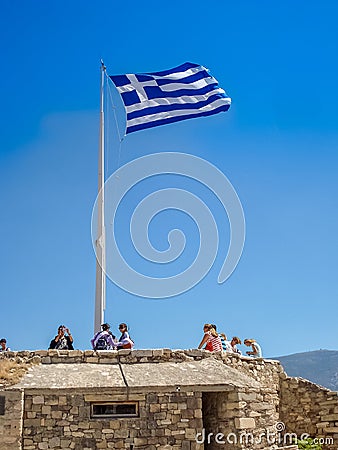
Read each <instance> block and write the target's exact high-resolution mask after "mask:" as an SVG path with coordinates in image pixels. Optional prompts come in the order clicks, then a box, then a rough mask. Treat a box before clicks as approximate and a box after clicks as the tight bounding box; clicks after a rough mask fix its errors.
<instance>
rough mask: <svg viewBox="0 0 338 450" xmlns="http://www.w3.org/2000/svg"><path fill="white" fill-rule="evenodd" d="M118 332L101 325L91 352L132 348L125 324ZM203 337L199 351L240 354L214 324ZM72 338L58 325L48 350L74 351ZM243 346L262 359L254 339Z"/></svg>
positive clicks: (3, 344)
mask: <svg viewBox="0 0 338 450" xmlns="http://www.w3.org/2000/svg"><path fill="white" fill-rule="evenodd" d="M119 331H120V333H121V336H120V338H119V339H117V338H116V337H115V336H114V334H113V333H112V332H111V331H110V325H109V323H103V324H102V325H101V331H98V332H97V333H96V334H95V335H94V337H93V339H91V341H90V342H91V345H92V348H93V350H119V349H124V348H127V349H128V348H129V349H131V348H133V347H134V341H133V340H132V339H131V337H130V336H129V332H128V326H127V324H126V323H120V325H119ZM203 331H204V335H203V338H202V340H201V342H200V344H199V346H198V348H199V349H201V348H203V347H204V349H205V350H208V351H210V352H221V351H224V352H229V353H237V354H239V355H241V354H242V352H241V351H240V350H239V349H238V348H237V345H240V344H242V341H241V339H240V338H239V337H238V336H234V337H233V338H232V339H231V341H229V340H228V339H227V337H226V335H225V334H224V333H218V332H217V326H216V325H215V324H210V323H206V324H205V325H204V327H203ZM73 342H74V340H73V336H72V333H71V332H70V330H69V328H67V327H66V326H65V325H60V326H59V328H58V334H57V335H56V336H55V337H54V339H53V340H52V341H51V343H50V344H49V349H57V350H74V347H73ZM243 343H244V345H246V346H247V347H251V350H248V351H247V352H246V354H247V355H248V356H252V357H254V358H261V357H262V349H261V347H260V345H259V344H258V342H256V341H255V339H244V341H243ZM5 351H10V348H9V347H7V341H6V339H5V338H2V339H1V340H0V352H5Z"/></svg>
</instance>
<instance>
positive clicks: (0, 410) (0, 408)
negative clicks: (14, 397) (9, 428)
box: [0, 395, 6, 416]
mask: <svg viewBox="0 0 338 450" xmlns="http://www.w3.org/2000/svg"><path fill="white" fill-rule="evenodd" d="M5 406H6V397H4V396H3V395H0V416H4V415H5Z"/></svg>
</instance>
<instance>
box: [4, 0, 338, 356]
mask: <svg viewBox="0 0 338 450" xmlns="http://www.w3.org/2000/svg"><path fill="white" fill-rule="evenodd" d="M337 15H338V4H337V2H336V1H334V0H332V1H325V0H324V1H323V2H320V3H319V2H314V1H309V2H306V3H304V2H296V3H295V2H293V1H291V0H286V1H284V2H282V3H275V2H270V1H261V2H252V1H240V2H230V1H216V2H213V3H212V6H211V4H210V5H209V4H208V3H205V2H201V1H199V0H198V1H195V2H194V3H193V4H191V3H185V2H181V1H180V2H178V1H176V0H172V1H171V2H170V3H165V4H161V3H159V2H152V1H149V2H146V3H144V2H143V3H142V2H131V3H129V4H126V3H122V2H121V3H118V2H112V1H101V2H100V4H99V5H95V4H94V3H93V2H89V1H81V2H79V1H72V2H66V1H64V0H61V1H58V2H54V3H51V2H42V1H39V2H38V1H32V0H31V1H17V0H13V1H11V2H2V5H1V14H0V21H1V26H0V34H1V39H0V46H1V62H2V70H1V84H0V86H1V101H2V108H1V113H0V114H1V134H0V142H1V144H0V184H1V189H0V198H1V221H0V230H1V253H0V255H1V259H0V270H1V272H0V273H1V283H0V298H1V316H0V334H1V337H7V339H8V344H9V345H10V346H11V347H12V348H13V349H22V348H28V349H36V348H46V347H47V346H48V344H49V341H50V340H51V339H52V337H53V336H54V335H55V332H56V329H57V326H58V325H59V324H61V323H65V324H66V325H68V326H69V327H70V328H71V330H72V332H73V335H74V337H75V347H77V348H81V349H84V348H89V340H90V338H91V336H92V331H93V311H94V291H95V255H94V252H93V249H92V244H91V236H90V220H91V212H92V207H93V204H94V201H95V197H96V190H97V143H98V124H99V79H100V64H99V62H100V58H103V59H104V61H105V63H106V66H107V68H108V72H109V73H111V74H119V73H133V72H147V71H159V70H165V69H168V68H171V67H175V66H177V65H179V64H181V63H184V62H186V61H191V62H195V63H198V64H202V65H204V66H206V67H208V68H209V69H210V70H211V73H212V74H213V75H214V76H215V77H216V78H217V79H218V81H219V84H220V85H221V86H222V87H224V88H225V89H226V91H227V93H228V94H229V95H230V96H231V97H232V99H233V105H232V107H231V108H230V110H229V112H227V113H222V114H219V115H217V116H212V117H209V118H201V119H193V120H190V121H184V122H181V123H178V124H171V125H166V126H164V127H159V128H157V129H152V130H147V131H142V132H138V133H134V134H133V135H130V136H128V137H127V138H126V140H125V142H124V144H123V146H122V151H121V157H120V165H121V164H125V163H126V162H128V161H131V160H133V159H134V158H136V157H139V156H142V155H144V154H149V153H155V152H162V151H180V152H185V153H191V154H193V155H196V156H200V157H202V158H204V159H206V160H208V161H210V162H212V163H213V164H214V165H216V166H217V167H218V168H219V169H220V170H221V171H222V172H223V173H224V174H225V175H226V176H227V177H228V178H229V180H230V181H231V183H232V185H233V186H234V188H235V189H236V191H237V193H238V195H239V197H240V199H241V202H242V205H243V209H244V213H245V217H246V224H247V237H246V243H245V247H244V252H243V255H242V258H241V261H240V263H239V265H238V266H237V268H236V270H235V272H234V273H233V275H232V276H231V278H230V279H229V280H228V281H227V282H226V283H224V284H222V285H218V284H217V275H218V272H219V270H220V267H221V264H222V251H221V252H220V253H221V254H220V255H218V256H217V258H216V261H215V265H214V267H213V268H212V270H211V271H210V273H209V274H208V275H207V277H206V278H205V279H204V280H203V281H202V282H201V283H199V284H198V285H197V286H196V287H194V288H193V289H191V290H190V291H188V292H187V293H185V294H182V295H180V296H177V297H174V298H171V299H167V300H150V299H142V298H137V297H134V296H132V295H130V294H128V293H126V292H124V291H122V290H121V289H119V288H118V287H116V286H115V285H113V284H112V283H111V282H108V286H107V310H106V320H107V321H109V322H110V323H111V325H112V328H113V330H115V331H116V333H117V325H118V323H119V322H121V321H125V322H127V323H128V324H129V325H130V327H131V334H132V336H133V338H134V339H135V341H136V345H137V347H138V348H151V347H171V348H195V347H197V345H198V343H199V341H200V339H201V337H202V326H203V323H205V322H212V323H216V324H217V325H218V328H219V330H220V331H224V332H225V333H226V334H227V335H228V336H230V337H231V336H232V335H239V336H240V337H241V338H245V337H247V338H251V337H253V338H256V339H257V340H258V341H259V342H260V343H261V346H262V348H263V352H264V354H265V355H266V356H277V355H284V354H290V353H295V352H300V351H307V350H315V349H319V348H328V349H337V348H338V345H337V336H338V335H337V326H336V320H337V319H336V318H337V308H338V306H337V304H338V303H337V297H338V287H337V254H338V244H337V243H338V240H337V229H338V195H337V193H338V177H337V173H338V129H337V124H338V88H337V79H338V61H337V54H338V29H337V24H336V20H337ZM109 133H111V142H110V144H111V146H110V148H111V150H110V153H109V155H108V161H107V174H108V175H109V174H111V173H112V172H113V171H114V170H115V169H116V168H117V163H118V157H117V153H116V146H115V145H114V140H115V138H114V133H115V130H114V127H113V124H112V123H111V125H110V129H109ZM114 149H115V150H114ZM114 152H115V153H114ZM217 214H218V213H216V215H217ZM175 220H176V222H175V226H177V227H179V223H177V220H178V221H179V220H180V217H178V218H177V219H173V223H174V221H175ZM182 220H184V219H182ZM223 220H224V219H223ZM221 227H222V225H221ZM221 229H222V228H221ZM224 230H227V227H226V225H224ZM150 231H151V230H150ZM157 231H158V230H157ZM225 234H226V231H225ZM127 237H128V236H124V238H125V239H127ZM159 237H161V236H159V235H158V233H155V234H154V239H155V240H157V239H158V238H159ZM162 238H163V239H165V236H162ZM187 238H189V236H187ZM221 239H222V236H221ZM225 240H226V238H225V237H224V241H225ZM158 245H159V246H160V245H161V243H160V240H159V243H158ZM193 250H194V248H193V247H192V248H191V250H189V247H188V248H187V252H189V251H193ZM225 251H226V250H224V252H225ZM224 252H223V257H224ZM188 254H189V253H188Z"/></svg>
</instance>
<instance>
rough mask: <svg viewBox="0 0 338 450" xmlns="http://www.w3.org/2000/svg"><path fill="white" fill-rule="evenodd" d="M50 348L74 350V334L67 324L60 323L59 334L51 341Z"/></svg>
mask: <svg viewBox="0 0 338 450" xmlns="http://www.w3.org/2000/svg"><path fill="white" fill-rule="evenodd" d="M49 349H55V350H74V347H73V336H72V333H71V332H70V331H69V328H67V327H66V326H65V325H60V326H59V328H58V334H57V335H56V336H55V338H54V339H53V340H52V341H51V342H50V344H49Z"/></svg>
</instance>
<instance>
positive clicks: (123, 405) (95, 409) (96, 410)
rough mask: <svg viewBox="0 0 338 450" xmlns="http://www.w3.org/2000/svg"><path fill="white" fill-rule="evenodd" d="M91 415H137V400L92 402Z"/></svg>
mask: <svg viewBox="0 0 338 450" xmlns="http://www.w3.org/2000/svg"><path fill="white" fill-rule="evenodd" d="M91 416H92V417H93V418H96V417H98V418H102V417H138V402H109V403H108V402H107V403H92V405H91Z"/></svg>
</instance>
